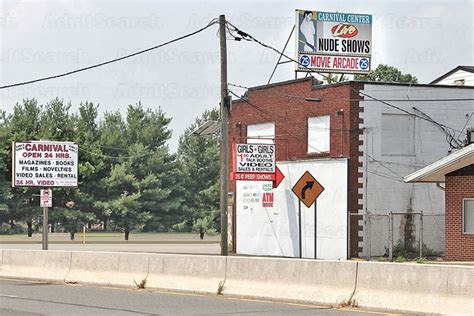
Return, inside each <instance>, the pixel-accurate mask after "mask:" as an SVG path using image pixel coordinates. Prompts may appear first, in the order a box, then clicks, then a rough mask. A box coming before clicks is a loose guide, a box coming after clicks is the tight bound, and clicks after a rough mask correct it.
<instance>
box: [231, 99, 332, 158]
mask: <svg viewBox="0 0 474 316" xmlns="http://www.w3.org/2000/svg"><path fill="white" fill-rule="evenodd" d="M229 93H231V94H232V95H234V96H235V97H237V98H239V99H240V100H242V101H244V102H246V103H248V104H249V105H250V106H252V107H253V108H254V109H255V110H257V111H259V112H261V113H263V114H265V115H267V116H269V117H270V118H274V117H275V115H274V114H271V113H268V112H266V111H264V110H262V109H260V108H259V107H258V106H256V105H255V104H253V103H252V102H250V101H249V100H246V99H244V98H242V97H240V96H238V95H237V94H236V93H235V92H233V91H232V90H229ZM279 128H281V129H282V130H283V131H285V132H286V133H287V134H288V135H289V136H291V137H293V138H294V139H298V137H296V136H295V135H293V134H292V133H291V132H290V131H288V130H287V129H286V128H283V127H281V126H280V127H279ZM308 147H311V148H312V149H314V150H316V151H318V152H320V153H322V152H324V151H322V150H320V149H318V148H316V147H314V146H312V145H310V144H309V143H308Z"/></svg>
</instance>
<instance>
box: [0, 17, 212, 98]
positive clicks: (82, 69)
mask: <svg viewBox="0 0 474 316" xmlns="http://www.w3.org/2000/svg"><path fill="white" fill-rule="evenodd" d="M216 23H217V19H212V20H211V21H210V22H209V23H208V24H207V25H206V26H204V27H202V28H200V29H198V30H196V31H194V32H191V33H188V34H185V35H183V36H180V37H177V38H175V39H172V40H169V41H167V42H164V43H162V44H159V45H156V46H153V47H150V48H147V49H144V50H141V51H138V52H135V53H132V54H128V55H125V56H122V57H118V58H115V59H111V60H108V61H105V62H102V63H98V64H95V65H91V66H87V67H84V68H80V69H76V70H72V71H68V72H65V73H62V74H58V75H53V76H48V77H43V78H38V79H34V80H29V81H24V82H19V83H14V84H9V85H4V86H0V90H1V89H7V88H13V87H18V86H24V85H28V84H32V83H36V82H41V81H46V80H51V79H57V78H61V77H65V76H69V75H72V74H75V73H78V72H82V71H86V70H90V69H93V68H97V67H101V66H105V65H108V64H112V63H115V62H118V61H121V60H124V59H127V58H131V57H134V56H137V55H140V54H143V53H146V52H149V51H152V50H155V49H158V48H161V47H164V46H166V45H169V44H172V43H175V42H178V41H180V40H183V39H185V38H188V37H191V36H193V35H196V34H198V33H200V32H202V31H204V30H206V29H207V28H209V27H211V26H212V25H214V24H216Z"/></svg>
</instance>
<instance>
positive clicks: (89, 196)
mask: <svg viewBox="0 0 474 316" xmlns="http://www.w3.org/2000/svg"><path fill="white" fill-rule="evenodd" d="M97 109H98V106H96V105H94V104H93V103H91V102H85V103H81V104H80V106H79V112H78V114H76V115H75V116H74V121H75V122H76V123H75V133H74V141H75V142H76V143H77V144H79V148H80V150H79V157H78V160H79V166H78V173H79V179H78V188H77V189H76V190H75V192H74V202H75V208H76V209H77V210H79V211H81V212H82V213H83V214H89V215H88V216H87V217H86V218H81V219H82V220H84V219H87V224H88V226H89V228H91V224H92V222H94V221H97V220H98V219H101V220H104V219H105V218H104V214H103V212H102V210H101V209H100V208H97V207H95V201H97V200H104V199H105V198H106V195H105V194H106V192H105V188H104V186H103V185H102V183H101V180H102V178H103V177H104V176H105V171H106V170H105V163H104V159H103V155H102V151H101V145H100V130H99V124H98V121H97V115H98V113H97ZM70 198H72V197H70ZM91 213H92V214H94V215H93V216H91V215H90V214H91ZM65 218H67V219H69V218H71V216H66V217H65Z"/></svg>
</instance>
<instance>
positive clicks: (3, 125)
mask: <svg viewBox="0 0 474 316" xmlns="http://www.w3.org/2000/svg"><path fill="white" fill-rule="evenodd" d="M10 133H11V132H10V126H9V124H8V120H7V116H6V113H5V111H1V110H0V222H10V226H11V228H12V229H13V228H14V225H15V223H14V220H15V216H14V215H15V214H13V212H12V210H11V209H10V208H9V204H11V199H12V197H13V194H12V193H11V189H10V181H9V180H8V179H10V177H11V173H10V172H9V167H8V161H11V160H8V158H9V157H10V155H9V152H10V148H11V147H10V146H11V145H10V142H9V135H10Z"/></svg>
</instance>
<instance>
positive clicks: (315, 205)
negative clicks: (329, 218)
mask: <svg viewBox="0 0 474 316" xmlns="http://www.w3.org/2000/svg"><path fill="white" fill-rule="evenodd" d="M300 203H301V202H300ZM317 250H318V212H317V201H314V259H318V256H317Z"/></svg>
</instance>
